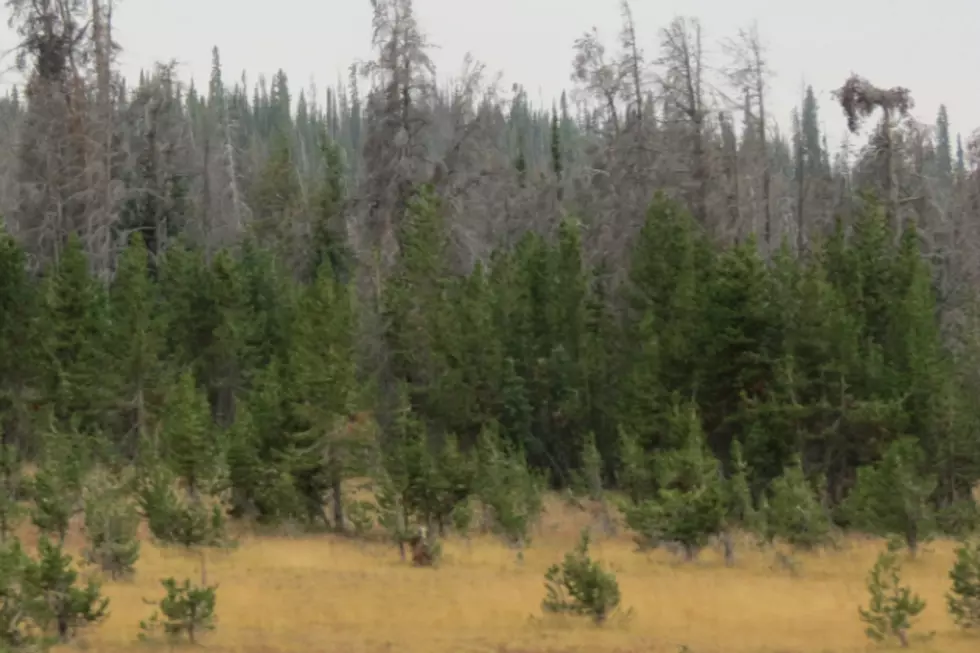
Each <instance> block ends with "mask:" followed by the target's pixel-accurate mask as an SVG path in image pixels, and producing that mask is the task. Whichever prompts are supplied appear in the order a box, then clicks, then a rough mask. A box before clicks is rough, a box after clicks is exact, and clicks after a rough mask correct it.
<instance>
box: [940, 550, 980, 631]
mask: <svg viewBox="0 0 980 653" xmlns="http://www.w3.org/2000/svg"><path fill="white" fill-rule="evenodd" d="M949 578H950V580H952V581H953V587H952V588H951V590H950V592H949V593H948V594H947V595H946V605H947V608H948V609H949V614H950V616H951V617H953V621H955V622H956V624H957V625H958V626H960V627H962V628H967V629H969V628H977V627H980V540H977V541H974V542H971V543H967V544H963V545H962V546H960V547H959V548H957V549H956V562H955V563H954V564H953V568H952V569H950V570H949Z"/></svg>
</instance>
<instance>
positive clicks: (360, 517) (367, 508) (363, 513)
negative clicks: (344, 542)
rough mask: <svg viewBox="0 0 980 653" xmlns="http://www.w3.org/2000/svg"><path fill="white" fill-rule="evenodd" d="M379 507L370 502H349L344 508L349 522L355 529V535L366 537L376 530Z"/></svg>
mask: <svg viewBox="0 0 980 653" xmlns="http://www.w3.org/2000/svg"><path fill="white" fill-rule="evenodd" d="M377 511H378V510H377V507H376V506H375V505H374V504H373V503H372V502H370V501H363V500H358V501H349V502H347V504H346V505H345V506H344V512H345V513H346V514H347V520H348V521H349V522H350V524H351V527H352V528H353V529H354V535H356V536H357V537H364V536H365V535H367V534H368V533H370V532H371V529H372V528H374V523H375V520H376V518H377V517H376V513H377Z"/></svg>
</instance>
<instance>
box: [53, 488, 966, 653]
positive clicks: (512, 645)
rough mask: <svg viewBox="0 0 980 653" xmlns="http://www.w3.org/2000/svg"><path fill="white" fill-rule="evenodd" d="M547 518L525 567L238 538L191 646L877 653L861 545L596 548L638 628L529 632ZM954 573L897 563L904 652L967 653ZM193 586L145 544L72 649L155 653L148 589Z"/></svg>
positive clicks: (177, 566) (560, 520)
mask: <svg viewBox="0 0 980 653" xmlns="http://www.w3.org/2000/svg"><path fill="white" fill-rule="evenodd" d="M549 508H550V509H549V512H548V514H547V516H546V518H545V519H544V520H543V522H542V525H541V527H540V528H539V529H538V530H539V532H538V533H537V535H536V537H535V539H534V541H533V543H532V545H531V547H530V549H529V550H528V551H527V554H526V559H525V562H524V563H523V565H519V564H518V563H517V562H516V560H515V555H514V552H513V551H512V550H510V549H507V548H506V547H505V546H503V545H501V544H500V543H499V542H497V541H495V540H492V539H489V538H486V539H483V538H478V539H474V540H473V541H472V542H470V543H467V542H464V541H458V540H451V541H449V542H446V543H445V545H444V551H445V558H444V562H443V564H442V566H441V567H440V568H438V569H416V568H412V567H410V566H408V565H406V564H405V563H402V562H401V561H400V560H399V559H398V554H397V552H396V551H395V550H393V548H391V547H388V546H385V545H383V544H359V543H356V542H353V541H349V540H344V539H340V538H335V537H331V536H310V537H298V538H285V537H281V538H273V537H245V538H243V539H242V540H241V545H240V547H239V548H238V549H237V550H235V551H232V552H230V553H223V554H215V555H211V556H210V557H209V560H208V575H209V580H210V581H212V582H217V583H219V584H220V589H219V595H218V614H219V622H218V629H217V630H216V631H215V632H214V633H212V634H210V635H208V636H207V637H206V638H205V640H204V645H205V646H206V648H207V650H210V651H235V652H242V653H245V652H248V653H253V652H254V653H258V652H260V651H261V652H273V651H277V652H278V651H282V652H294V651H295V652H297V653H300V652H302V653H318V652H321V651H322V652H334V651H336V652H344V653H347V652H351V653H357V652H362V651H365V652H366V651H372V652H373V651H393V652H398V653H401V652H405V653H416V652H417V653H441V652H447V653H448V652H453V653H465V652H469V651H495V652H499V651H511V652H518V651H520V652H525V651H527V652H530V651H549V652H555V651H583V652H589V653H596V652H602V651H610V652H611V651H618V652H627V651H655V652H659V651H665V652H666V651H670V652H672V653H673V652H676V651H679V650H683V649H682V648H681V647H682V646H686V647H688V650H690V651H691V653H709V652H717V653H722V652H724V653H740V652H744V653H762V652H768V653H777V652H779V653H785V652H791V651H793V652H800V653H804V652H814V653H818V652H819V653H823V652H831V651H832V652H834V653H847V652H850V651H866V650H876V647H874V646H871V645H870V644H869V643H868V641H867V639H866V637H865V636H864V633H863V626H862V624H861V622H860V620H859V619H858V615H857V606H858V605H859V604H863V603H865V602H866V600H867V596H866V591H865V586H864V581H865V576H866V573H867V570H868V569H869V568H870V566H871V565H872V563H873V561H874V558H875V556H876V555H877V553H878V551H880V550H881V548H882V544H881V543H880V542H874V541H869V540H868V541H856V540H855V541H851V542H849V543H848V545H847V546H846V547H845V548H844V550H842V551H839V552H829V553H823V554H820V555H813V556H800V560H801V564H802V568H801V570H800V575H799V576H798V577H792V576H791V575H790V574H789V573H788V572H787V571H785V570H781V569H775V570H774V569H772V568H771V567H772V566H774V559H773V554H772V553H771V552H770V553H759V552H755V551H752V552H750V551H748V550H745V549H743V550H742V551H741V556H740V559H739V562H738V565H737V567H736V568H732V569H728V568H725V566H724V564H723V563H722V561H721V560H720V558H719V556H718V554H717V553H715V552H713V551H708V552H705V554H704V555H703V557H702V559H701V560H699V561H698V562H697V563H695V564H683V563H680V562H678V561H677V560H676V559H674V558H672V557H671V556H670V555H669V554H668V553H666V552H661V551H658V552H655V553H652V554H649V555H647V554H640V553H636V552H635V550H634V546H633V544H632V542H631V541H630V538H629V536H628V535H626V534H623V535H620V536H617V537H615V538H598V540H597V542H596V544H595V546H594V554H595V556H596V557H597V558H599V559H601V560H602V561H604V562H605V563H606V564H607V565H608V566H609V567H611V568H612V569H613V570H615V571H616V572H617V575H618V578H619V582H620V587H621V589H622V593H623V602H624V605H625V606H628V607H632V608H633V610H634V611H635V616H634V617H633V618H632V620H631V621H629V622H628V623H625V624H623V623H616V624H612V625H608V626H606V627H603V628H596V627H594V626H592V625H590V624H588V623H582V622H575V621H568V620H565V621H561V620H550V619H541V618H540V615H541V612H540V607H539V606H540V600H541V598H542V596H543V593H544V591H543V574H544V572H545V569H546V568H547V567H548V565H550V564H551V563H553V562H556V561H558V560H560V559H561V557H562V555H563V554H564V552H565V551H567V550H568V549H570V548H571V547H572V546H574V544H575V542H576V539H577V534H578V529H579V528H581V527H582V526H583V525H586V524H589V523H590V521H591V519H590V517H589V516H588V515H587V514H586V513H582V512H580V511H574V510H572V509H570V508H567V507H565V506H562V505H560V503H559V502H557V501H554V502H551V503H549ZM72 539H73V544H77V543H78V542H77V539H76V538H72ZM951 562H952V544H951V543H934V544H932V545H931V546H930V547H928V549H927V550H926V551H925V552H924V553H923V555H922V556H921V558H920V560H918V561H914V562H906V578H907V581H908V582H909V583H911V584H912V585H913V586H914V588H915V589H916V590H917V591H918V592H919V593H921V594H922V596H923V597H924V598H925V599H926V600H927V601H928V603H929V605H928V607H927V608H926V612H925V614H924V615H923V617H922V618H921V619H920V620H919V624H918V627H917V629H916V630H917V632H921V633H926V632H929V631H935V636H934V637H933V638H932V639H930V640H928V641H921V642H914V643H913V647H914V648H915V649H916V650H919V651H935V652H940V651H941V652H942V653H958V652H960V651H963V652H966V651H972V652H974V653H975V652H976V651H980V637H977V636H973V637H968V636H964V635H962V634H960V633H959V632H958V631H957V629H956V628H955V627H954V626H953V624H952V622H951V621H950V619H949V617H948V616H947V614H946V611H945V601H944V593H945V591H946V589H947V587H948V581H947V576H946V574H947V571H948V569H949V566H950V564H951ZM199 573H200V572H199V560H198V559H197V558H195V557H193V556H188V555H186V554H182V553H179V552H176V551H171V550H160V549H157V548H154V547H153V546H151V545H149V544H146V545H145V546H144V551H143V557H142V559H141V560H140V563H139V565H138V574H137V578H136V579H135V580H134V581H132V582H127V583H108V584H107V585H106V588H107V589H106V591H107V593H108V595H109V596H110V597H111V600H112V603H111V606H110V607H111V611H112V614H111V616H110V618H109V619H108V620H107V621H106V622H105V623H104V624H101V625H99V626H97V627H95V628H92V629H91V630H89V631H88V632H86V633H85V634H83V635H82V636H81V638H80V640H79V641H78V642H76V643H74V644H72V645H71V647H69V650H78V649H87V650H90V651H98V652H99V653H122V652H129V651H143V650H154V648H153V647H152V646H148V645H147V644H141V643H137V641H136V634H137V624H138V622H139V621H140V619H143V618H146V617H147V616H148V615H149V613H150V612H151V611H152V608H151V607H150V606H148V605H146V604H145V603H144V602H143V599H144V598H153V597H158V596H159V595H160V588H159V585H158V580H159V579H160V578H161V577H164V576H170V575H173V576H176V577H177V578H178V579H182V578H183V577H185V576H188V577H191V578H195V579H197V578H199ZM531 615H535V616H536V617H537V618H533V619H532V618H531ZM161 650H165V649H161ZM878 650H880V649H878ZM886 650H887V649H886Z"/></svg>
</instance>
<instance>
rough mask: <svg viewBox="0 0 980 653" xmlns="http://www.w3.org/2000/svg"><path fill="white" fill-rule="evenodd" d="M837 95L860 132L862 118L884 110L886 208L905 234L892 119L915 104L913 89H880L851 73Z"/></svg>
mask: <svg viewBox="0 0 980 653" xmlns="http://www.w3.org/2000/svg"><path fill="white" fill-rule="evenodd" d="M834 96H835V97H836V98H837V100H838V101H839V102H840V105H841V108H842V109H843V110H844V116H845V117H846V118H847V128H848V129H849V130H850V131H851V132H852V133H857V131H858V129H859V128H860V126H861V122H862V120H864V119H865V118H867V117H868V116H870V115H872V114H873V113H874V111H875V109H881V112H882V114H883V115H882V121H881V134H880V138H881V142H882V147H883V149H884V154H885V169H886V173H885V179H884V187H885V197H886V198H887V205H886V211H887V214H888V216H889V218H890V219H891V221H892V223H893V224H894V226H895V231H896V233H901V231H902V227H903V225H902V222H901V217H900V216H899V210H898V209H899V198H898V172H897V169H896V163H897V162H896V158H897V156H896V152H895V149H896V148H895V140H894V135H893V133H892V129H893V125H892V121H893V119H894V118H895V117H896V116H906V115H908V112H909V110H910V109H911V108H912V106H913V102H912V97H911V94H910V92H909V89H907V88H905V87H902V86H895V87H893V88H889V89H883V88H878V87H877V86H874V85H872V84H871V83H870V82H868V80H866V79H864V78H863V77H859V76H858V75H851V76H850V77H848V78H847V81H845V82H844V85H843V86H842V87H841V88H839V89H838V90H836V91H834Z"/></svg>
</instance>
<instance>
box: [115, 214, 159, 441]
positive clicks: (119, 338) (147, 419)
mask: <svg viewBox="0 0 980 653" xmlns="http://www.w3.org/2000/svg"><path fill="white" fill-rule="evenodd" d="M109 301H110V303H109V307H110V314H111V319H112V340H113V343H114V346H113V347H112V348H111V350H110V352H111V354H112V356H113V358H114V360H113V366H112V370H113V372H114V375H113V376H114V378H113V380H114V381H115V383H114V385H115V388H114V392H115V396H116V401H117V402H118V403H117V409H116V410H117V414H118V418H117V424H118V431H117V432H118V433H120V434H121V436H122V438H123V440H122V450H123V451H124V452H126V453H128V454H129V455H133V454H134V453H135V451H136V447H137V446H138V445H139V444H140V443H142V442H144V441H145V440H146V439H147V438H148V437H149V434H150V432H151V431H152V429H153V428H154V425H155V424H156V423H157V420H158V418H159V415H160V410H161V408H162V399H163V397H162V395H163V391H164V387H165V385H166V383H167V379H166V369H165V364H164V362H163V360H162V355H163V348H164V345H165V341H164V335H163V331H162V329H163V326H164V324H163V321H162V319H161V312H160V310H159V303H158V301H157V292H156V288H155V287H154V284H153V283H152V281H151V280H150V275H149V261H148V254H147V250H146V246H145V244H144V243H143V238H142V236H141V235H140V234H138V233H137V234H134V235H133V236H132V238H131V240H130V243H129V246H128V247H127V248H126V250H125V252H124V253H123V255H122V257H121V258H120V260H119V264H118V268H117V270H116V275H115V277H114V279H113V283H112V287H111V290H110V295H109Z"/></svg>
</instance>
